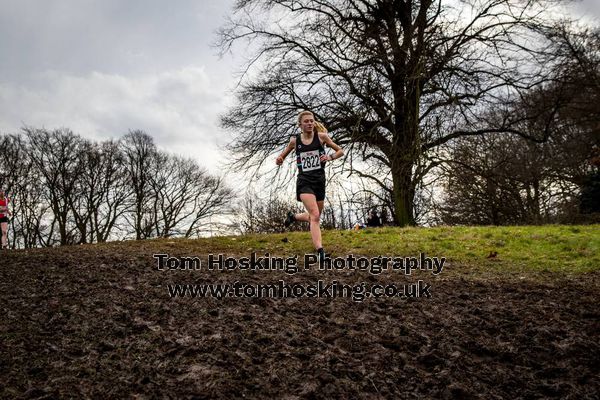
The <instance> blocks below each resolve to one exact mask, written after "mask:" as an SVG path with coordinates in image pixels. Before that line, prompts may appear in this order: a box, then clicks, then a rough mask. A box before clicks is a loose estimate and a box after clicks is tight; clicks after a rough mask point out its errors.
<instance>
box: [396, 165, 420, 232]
mask: <svg viewBox="0 0 600 400" xmlns="http://www.w3.org/2000/svg"><path fill="white" fill-rule="evenodd" d="M392 181H393V183H394V188H393V196H394V224H395V225H398V226H414V225H416V223H415V216H414V211H413V202H414V190H412V164H411V163H409V162H406V161H403V162H401V163H398V164H392Z"/></svg>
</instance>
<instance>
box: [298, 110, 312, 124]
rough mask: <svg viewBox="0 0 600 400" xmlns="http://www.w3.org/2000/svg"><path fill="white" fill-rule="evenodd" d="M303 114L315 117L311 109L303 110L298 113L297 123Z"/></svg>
mask: <svg viewBox="0 0 600 400" xmlns="http://www.w3.org/2000/svg"><path fill="white" fill-rule="evenodd" d="M305 115H312V116H313V118H314V117H315V115H314V114H313V113H312V111H308V110H304V111H302V112H301V113H300V114H298V125H300V123H301V122H302V117H304V116H305Z"/></svg>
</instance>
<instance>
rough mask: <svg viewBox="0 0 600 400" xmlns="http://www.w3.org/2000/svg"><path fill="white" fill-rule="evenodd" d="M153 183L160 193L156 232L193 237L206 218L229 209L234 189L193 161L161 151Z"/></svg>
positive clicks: (156, 212)
mask: <svg viewBox="0 0 600 400" xmlns="http://www.w3.org/2000/svg"><path fill="white" fill-rule="evenodd" d="M155 163H156V166H155V171H156V174H155V175H154V176H153V177H152V179H151V185H152V189H153V191H154V193H155V194H156V202H155V203H154V204H155V208H154V211H155V218H154V220H155V221H156V223H155V227H154V230H155V233H156V236H159V237H169V236H172V235H183V236H185V237H190V236H192V235H193V234H194V233H196V234H198V233H199V231H200V230H201V225H202V222H203V221H206V219H208V218H210V217H213V216H222V215H223V214H226V213H227V212H228V205H229V203H230V200H231V197H232V192H231V190H230V189H228V188H227V187H225V186H224V184H223V181H222V180H221V179H219V178H215V177H213V176H210V175H209V174H208V173H207V172H206V171H205V170H204V169H203V168H201V167H200V166H199V165H198V164H197V163H196V162H194V161H193V160H189V159H185V158H181V157H175V156H172V155H169V154H165V153H158V154H157V155H156V159H155Z"/></svg>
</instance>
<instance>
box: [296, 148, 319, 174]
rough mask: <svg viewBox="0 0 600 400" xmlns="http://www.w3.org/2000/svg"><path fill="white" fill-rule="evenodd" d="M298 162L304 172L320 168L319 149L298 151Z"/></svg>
mask: <svg viewBox="0 0 600 400" xmlns="http://www.w3.org/2000/svg"><path fill="white" fill-rule="evenodd" d="M300 163H301V164H302V171H304V172H306V171H313V170H315V169H319V168H321V160H320V156H319V150H312V151H303V152H302V153H300Z"/></svg>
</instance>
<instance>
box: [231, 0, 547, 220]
mask: <svg viewBox="0 0 600 400" xmlns="http://www.w3.org/2000/svg"><path fill="white" fill-rule="evenodd" d="M549 4H552V1H520V0H464V1H460V2H450V1H444V0H439V1H433V0H414V1H412V0H411V1H409V0H335V1H333V0H332V1H322V0H245V1H238V2H237V3H236V6H235V15H234V18H233V19H232V20H231V21H230V23H228V24H227V25H226V26H225V27H224V28H222V30H221V31H220V35H219V39H220V40H219V45H220V46H221V48H222V49H223V51H224V52H225V51H227V50H230V49H231V48H232V46H233V45H234V44H235V43H237V42H240V41H242V40H248V42H249V43H251V48H254V49H255V51H254V53H253V56H252V58H251V60H250V61H249V63H248V70H247V72H246V74H245V77H244V78H243V79H242V84H241V85H240V86H239V89H238V91H237V100H238V101H237V104H236V105H235V106H234V107H232V108H231V109H230V110H229V111H228V112H227V113H226V114H225V115H224V116H223V118H222V124H223V126H224V127H225V128H228V129H230V130H231V131H233V132H235V133H236V134H237V136H236V138H235V141H234V142H233V143H232V145H231V150H232V151H233V152H234V153H235V154H236V155H237V165H244V166H260V165H262V163H264V161H265V160H268V159H269V158H268V155H269V154H271V153H272V152H274V151H275V150H276V149H278V148H280V147H281V146H283V145H284V143H285V142H287V141H288V138H289V136H290V135H291V134H294V132H295V129H296V128H295V127H294V124H293V121H294V116H295V114H296V113H297V111H298V110H299V109H311V110H313V111H314V113H315V115H316V117H317V118H318V119H320V120H322V121H323V122H324V123H325V124H326V125H327V126H328V127H329V128H330V130H331V132H332V135H333V136H334V140H335V141H336V142H338V143H339V144H341V145H343V146H344V147H346V148H347V149H348V151H347V159H348V160H352V161H361V162H363V163H364V164H368V165H371V166H374V167H375V170H376V173H370V172H365V171H364V170H362V168H361V169H360V170H359V164H358V163H357V165H356V166H355V167H356V168H352V172H353V173H355V174H357V175H359V176H363V177H366V178H369V179H371V180H372V181H373V182H374V183H375V184H377V185H379V186H381V188H382V190H388V191H390V192H391V198H392V199H393V218H394V221H395V222H396V223H397V224H400V225H407V224H414V223H415V215H414V199H415V194H416V190H417V187H418V185H419V183H420V182H421V181H422V179H423V177H424V176H425V175H426V174H427V173H429V172H430V171H431V169H432V168H434V167H436V166H437V164H436V162H434V161H432V160H431V159H430V155H431V153H433V152H434V151H435V150H436V149H438V148H439V147H440V146H441V145H443V144H445V143H448V142H450V141H452V140H453V139H456V138H459V137H462V136H473V135H483V134H486V133H490V132H502V133H511V134H516V135H520V136H522V137H528V138H531V139H534V140H537V141H543V140H545V139H546V138H547V135H546V132H541V133H540V135H539V136H537V135H536V136H534V135H531V134H530V133H529V132H528V131H524V130H522V129H521V127H522V124H521V122H522V121H521V117H522V115H521V116H519V117H516V116H515V115H514V114H512V113H511V112H510V111H511V110H510V109H509V108H507V107H506V106H505V104H506V102H507V99H508V98H511V97H514V96H518V95H519V93H521V92H523V91H526V90H529V89H531V88H532V87H536V86H538V85H540V84H542V83H543V82H544V81H546V79H547V74H546V69H547V67H548V65H547V64H546V65H544V64H543V63H542V62H541V58H542V57H541V55H542V54H543V52H544V45H545V44H546V42H545V41H544V35H543V34H542V33H540V29H539V27H541V26H544V25H545V24H546V22H547V20H548V19H549V18H550V17H549V15H551V14H550V13H546V12H544V9H543V7H546V6H548V5H549ZM490 107H493V108H496V109H497V110H502V111H504V112H503V114H502V123H501V124H500V125H498V124H497V123H496V122H497V121H493V122H494V123H493V124H491V123H488V122H491V121H485V120H482V119H481V118H480V113H479V111H480V110H482V109H484V108H490ZM556 107H557V105H552V104H550V113H549V114H548V113H546V114H544V115H546V116H547V115H550V117H551V116H552V110H554V109H555V108H556ZM527 118H540V116H534V115H528V116H527Z"/></svg>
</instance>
